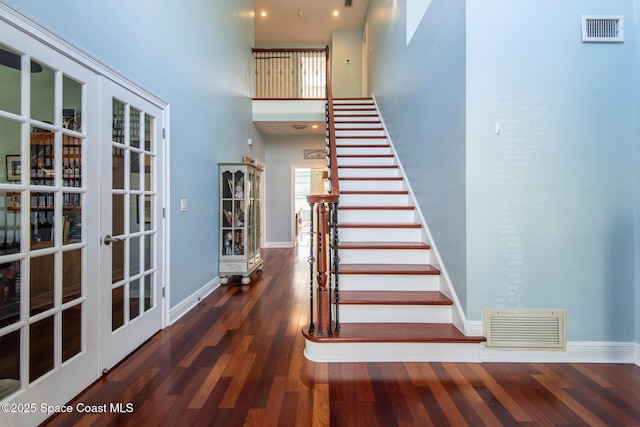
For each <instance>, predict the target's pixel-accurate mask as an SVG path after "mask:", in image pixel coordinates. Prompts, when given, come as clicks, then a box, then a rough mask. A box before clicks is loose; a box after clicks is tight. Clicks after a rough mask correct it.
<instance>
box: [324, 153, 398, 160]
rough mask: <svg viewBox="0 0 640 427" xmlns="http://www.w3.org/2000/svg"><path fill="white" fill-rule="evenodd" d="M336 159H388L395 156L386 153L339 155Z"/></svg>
mask: <svg viewBox="0 0 640 427" xmlns="http://www.w3.org/2000/svg"><path fill="white" fill-rule="evenodd" d="M336 157H338V158H341V157H350V158H351V157H356V158H374V159H377V158H387V157H393V154H391V153H385V154H338V155H336Z"/></svg>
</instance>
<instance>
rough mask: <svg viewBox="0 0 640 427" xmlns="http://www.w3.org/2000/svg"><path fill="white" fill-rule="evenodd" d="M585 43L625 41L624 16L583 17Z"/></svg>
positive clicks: (583, 39)
mask: <svg viewBox="0 0 640 427" xmlns="http://www.w3.org/2000/svg"><path fill="white" fill-rule="evenodd" d="M582 41H583V42H622V41H624V17H623V16H622V15H584V16H582Z"/></svg>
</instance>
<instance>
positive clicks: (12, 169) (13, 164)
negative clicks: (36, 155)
mask: <svg viewBox="0 0 640 427" xmlns="http://www.w3.org/2000/svg"><path fill="white" fill-rule="evenodd" d="M21 173H22V166H21V165H20V155H19V154H18V155H15V154H9V155H7V181H20V175H21Z"/></svg>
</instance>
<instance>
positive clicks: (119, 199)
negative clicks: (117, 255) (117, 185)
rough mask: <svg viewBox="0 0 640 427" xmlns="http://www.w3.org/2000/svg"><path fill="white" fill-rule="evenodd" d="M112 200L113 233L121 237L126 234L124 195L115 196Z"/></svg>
mask: <svg viewBox="0 0 640 427" xmlns="http://www.w3.org/2000/svg"><path fill="white" fill-rule="evenodd" d="M112 200H113V201H112V205H111V206H112V208H111V211H112V217H111V218H112V221H111V222H112V226H111V233H112V234H113V235H114V236H119V235H121V234H124V195H123V194H114V195H113V197H112Z"/></svg>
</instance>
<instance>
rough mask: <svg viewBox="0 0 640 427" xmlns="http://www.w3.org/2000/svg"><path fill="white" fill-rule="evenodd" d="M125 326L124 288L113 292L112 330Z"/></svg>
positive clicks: (120, 287)
mask: <svg viewBox="0 0 640 427" xmlns="http://www.w3.org/2000/svg"><path fill="white" fill-rule="evenodd" d="M122 325H124V286H118V287H117V288H114V289H112V290H111V330H112V331H115V330H116V329H118V328H119V327H121V326H122Z"/></svg>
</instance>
